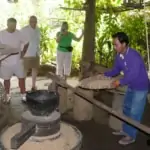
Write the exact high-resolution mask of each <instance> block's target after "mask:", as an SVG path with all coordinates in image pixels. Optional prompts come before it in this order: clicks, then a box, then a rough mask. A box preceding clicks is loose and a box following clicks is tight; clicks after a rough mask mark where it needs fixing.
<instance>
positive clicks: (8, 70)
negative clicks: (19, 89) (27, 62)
mask: <svg viewBox="0 0 150 150" xmlns="http://www.w3.org/2000/svg"><path fill="white" fill-rule="evenodd" d="M13 75H16V76H17V77H18V78H24V77H25V72H24V67H23V62H22V61H19V62H18V63H17V64H12V65H11V64H10V65H1V66H0V77H1V78H2V79H4V80H9V79H10V78H11V77H12V76H13Z"/></svg>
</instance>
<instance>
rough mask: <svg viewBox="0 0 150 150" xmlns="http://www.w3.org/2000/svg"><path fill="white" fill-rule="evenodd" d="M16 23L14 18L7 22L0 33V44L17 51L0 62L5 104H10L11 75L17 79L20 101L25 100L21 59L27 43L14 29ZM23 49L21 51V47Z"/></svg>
mask: <svg viewBox="0 0 150 150" xmlns="http://www.w3.org/2000/svg"><path fill="white" fill-rule="evenodd" d="M16 25H17V21H16V19H14V18H9V19H8V20H7V29H5V30H2V31H0V43H2V44H5V45H8V46H9V47H12V49H14V48H15V49H19V50H18V51H19V53H17V54H16V55H10V56H9V57H7V58H5V59H4V60H2V61H1V66H0V74H1V78H2V79H4V87H5V91H6V94H7V102H10V100H11V95H10V79H11V77H12V76H13V75H16V76H17V77H18V79H19V87H20V92H21V94H22V100H25V99H26V95H25V93H26V90H25V75H24V68H23V64H22V60H21V58H22V57H24V55H25V53H26V51H27V48H28V42H27V41H26V40H25V38H24V37H23V35H22V34H21V32H20V31H19V30H17V29H16ZM22 45H24V46H23V49H21V46H22Z"/></svg>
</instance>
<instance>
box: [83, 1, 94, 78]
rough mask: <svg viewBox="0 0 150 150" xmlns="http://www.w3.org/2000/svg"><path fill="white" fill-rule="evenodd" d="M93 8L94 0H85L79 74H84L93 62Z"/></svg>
mask: <svg viewBox="0 0 150 150" xmlns="http://www.w3.org/2000/svg"><path fill="white" fill-rule="evenodd" d="M95 8H96V0H87V2H86V18H85V25H84V31H85V32H84V41H83V51H82V61H81V76H84V74H86V73H87V72H88V70H90V69H91V63H92V64H93V62H95V53H94V49H95V18H96V14H95ZM84 62H85V63H84ZM89 68H90V69H89Z"/></svg>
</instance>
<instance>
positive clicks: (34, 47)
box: [21, 25, 40, 57]
mask: <svg viewBox="0 0 150 150" xmlns="http://www.w3.org/2000/svg"><path fill="white" fill-rule="evenodd" d="M21 32H22V34H23V35H24V36H25V38H26V39H27V40H28V41H29V47H28V50H27V52H26V54H25V56H24V57H35V56H36V55H39V53H40V48H39V45H40V29H39V28H38V27H37V28H35V29H33V28H32V27H31V26H30V25H28V26H25V27H24V28H22V30H21Z"/></svg>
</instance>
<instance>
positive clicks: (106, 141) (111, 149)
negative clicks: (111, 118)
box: [11, 77, 150, 150]
mask: <svg viewBox="0 0 150 150" xmlns="http://www.w3.org/2000/svg"><path fill="white" fill-rule="evenodd" d="M49 82H50V80H49V79H47V78H44V77H41V78H40V77H39V78H38V81H37V85H38V88H39V89H47V86H45V84H47V83H49ZM69 83H70V84H72V85H76V84H77V81H76V80H74V79H71V80H69ZM30 88H31V78H28V79H27V90H30ZM11 91H12V96H13V99H12V103H11V112H12V113H13V116H14V117H15V118H16V119H19V118H20V114H22V112H23V111H24V110H25V109H26V107H25V106H24V105H23V104H22V103H21V98H20V95H19V89H18V85H17V80H16V78H13V79H12V89H11ZM148 107H149V106H148ZM148 110H149V109H148ZM144 118H145V120H146V122H147V123H146V124H149V122H150V121H149V122H148V121H147V120H150V119H149V113H148V112H146V115H145V117H144ZM62 119H63V120H64V121H67V122H69V123H71V124H73V125H75V126H77V127H78V128H79V129H80V131H81V132H82V134H83V146H82V149H81V150H123V149H126V150H149V149H150V147H148V146H147V143H146V141H147V136H145V135H144V134H142V133H140V134H139V136H138V138H137V142H136V143H135V144H133V145H130V146H127V147H123V146H120V145H119V144H118V143H117V142H118V140H119V139H120V138H119V137H115V136H113V135H112V134H111V132H112V130H111V129H110V128H109V127H108V126H106V125H100V124H96V123H95V122H94V121H88V122H80V123H79V122H76V121H74V120H73V119H72V118H70V117H69V116H68V115H64V116H63V117H62ZM149 125H150V124H149Z"/></svg>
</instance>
